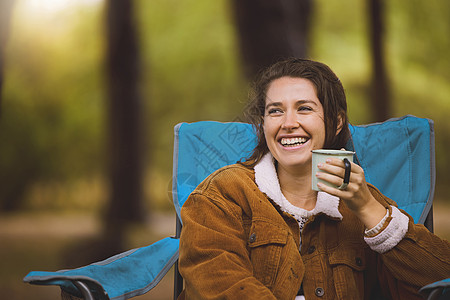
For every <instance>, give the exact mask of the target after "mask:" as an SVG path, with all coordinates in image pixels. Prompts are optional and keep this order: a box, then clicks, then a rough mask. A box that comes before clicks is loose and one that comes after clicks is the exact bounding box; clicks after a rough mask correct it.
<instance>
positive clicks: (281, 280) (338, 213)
mask: <svg viewBox="0 0 450 300" xmlns="http://www.w3.org/2000/svg"><path fill="white" fill-rule="evenodd" d="M250 108H251V109H250V111H251V112H253V113H254V114H253V120H255V127H256V128H257V130H258V131H259V135H258V146H257V148H255V149H254V153H253V155H252V157H251V158H250V159H249V160H247V161H246V162H240V163H237V164H233V165H229V166H225V167H223V168H221V169H219V170H217V171H216V172H214V173H213V174H211V175H210V176H209V177H208V178H206V179H205V180H204V181H203V182H202V183H201V184H200V185H199V186H198V187H197V188H196V189H195V190H194V191H193V192H192V193H191V194H190V196H189V198H188V199H187V200H186V202H185V204H184V206H183V208H182V210H181V218H182V221H183V230H182V231H181V239H180V256H179V269H180V273H181V275H182V276H183V278H184V280H185V283H186V285H185V290H184V291H183V293H182V294H181V295H180V298H179V299H194V298H195V299H212V298H233V299H234V298H244V299H262V298H264V299H274V300H275V299H296V300H304V299H305V298H306V299H310V298H315V297H325V298H327V299H337V298H339V299H372V298H373V297H375V298H378V297H379V296H381V295H382V296H383V298H384V297H385V298H389V299H420V298H421V297H420V295H419V294H418V289H419V288H420V287H421V286H423V285H425V284H428V283H431V282H433V281H437V280H441V279H443V278H447V277H448V276H449V275H450V273H449V270H450V260H449V257H450V244H449V243H448V242H447V241H444V240H441V239H440V238H438V237H437V236H435V235H433V234H432V233H430V232H429V231H428V230H427V229H426V228H425V227H423V226H421V225H415V224H414V223H413V220H412V218H411V217H410V216H408V215H407V214H406V212H404V211H401V210H400V209H398V208H397V205H396V203H394V202H393V201H392V200H390V199H389V198H387V197H385V196H384V195H382V194H381V193H380V192H379V191H378V189H377V188H376V187H374V186H373V185H370V184H368V183H367V182H366V180H365V177H364V171H363V169H362V168H361V166H359V165H357V164H354V163H352V162H349V161H348V162H347V164H346V163H344V162H343V161H342V160H341V159H337V158H328V159H327V160H326V161H325V162H324V163H318V164H317V168H318V169H319V172H316V173H315V174H313V172H312V170H311V167H312V153H311V152H312V150H317V149H321V148H328V149H330V148H331V149H333V148H334V149H336V148H337V149H340V148H341V147H343V146H344V145H345V142H346V141H347V138H348V137H349V129H348V125H347V109H346V99H345V94H344V89H343V87H342V84H341V83H340V81H339V79H338V78H337V77H336V75H335V74H334V73H333V72H332V71H331V69H330V68H328V67H327V66H326V65H324V64H322V63H319V62H315V61H311V60H307V59H288V60H286V61H281V62H279V63H276V64H274V65H273V66H271V67H269V68H268V69H267V70H264V71H263V73H262V74H261V75H260V77H259V79H258V80H257V81H256V85H255V96H254V98H253V99H251V104H250ZM258 147H260V148H258ZM348 164H350V166H351V167H348ZM346 165H347V166H346ZM346 170H349V171H346ZM349 172H350V176H348V175H349ZM345 174H347V175H345ZM313 176H315V177H317V178H318V179H322V180H324V181H325V182H327V183H332V184H334V187H330V186H328V185H323V184H321V185H320V186H319V188H320V191H316V190H312V187H311V179H312V178H313ZM344 178H347V179H344ZM343 181H344V182H345V183H346V184H345V186H344V187H341V183H342V182H343ZM347 181H348V183H347ZM336 184H338V185H336ZM205 216H207V217H205ZM431 240H432V241H433V242H431ZM420 241H430V242H426V243H421V242H420ZM434 243H436V244H434ZM436 249H437V250H436ZM435 251H439V253H436V252H435ZM336 258H337V259H336ZM218 270H219V271H218ZM429 270H432V272H428V271H429ZM217 272H219V273H220V275H218V276H211V274H213V273H216V274H219V273H217Z"/></svg>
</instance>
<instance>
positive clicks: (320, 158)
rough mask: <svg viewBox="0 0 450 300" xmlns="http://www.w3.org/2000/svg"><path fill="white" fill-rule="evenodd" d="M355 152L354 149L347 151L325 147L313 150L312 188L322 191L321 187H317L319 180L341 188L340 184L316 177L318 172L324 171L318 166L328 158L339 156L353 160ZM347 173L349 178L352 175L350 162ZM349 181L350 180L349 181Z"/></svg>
mask: <svg viewBox="0 0 450 300" xmlns="http://www.w3.org/2000/svg"><path fill="white" fill-rule="evenodd" d="M354 154H355V152H353V151H347V150H325V149H319V150H313V151H312V189H313V190H315V191H320V189H319V188H318V187H317V182H321V183H323V184H326V185H328V186H331V187H334V188H339V187H340V186H336V185H334V184H331V183H329V182H328V181H325V180H322V179H318V178H317V177H316V173H317V172H319V171H320V172H324V171H322V170H319V168H317V165H318V164H320V163H325V161H326V160H327V158H331V157H334V158H339V159H342V160H344V159H347V160H348V161H350V162H353V155H354ZM346 173H347V174H346V175H348V176H345V177H346V178H347V180H348V178H349V176H350V164H348V165H347V164H346ZM347 183H348V182H347Z"/></svg>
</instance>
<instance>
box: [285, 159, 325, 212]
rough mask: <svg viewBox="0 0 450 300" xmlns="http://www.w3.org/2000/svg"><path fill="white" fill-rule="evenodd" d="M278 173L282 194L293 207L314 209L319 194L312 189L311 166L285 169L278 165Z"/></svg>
mask: <svg viewBox="0 0 450 300" xmlns="http://www.w3.org/2000/svg"><path fill="white" fill-rule="evenodd" d="M277 173H278V180H279V181H280V188H281V192H282V193H283V195H284V196H285V197H286V199H287V200H288V201H289V202H290V203H291V204H292V205H294V206H297V207H300V208H303V209H306V210H312V209H314V207H315V206H316V201H317V192H316V191H314V190H313V189H312V188H311V176H312V175H311V166H305V167H304V168H291V169H284V168H282V167H280V166H279V165H278V166H277Z"/></svg>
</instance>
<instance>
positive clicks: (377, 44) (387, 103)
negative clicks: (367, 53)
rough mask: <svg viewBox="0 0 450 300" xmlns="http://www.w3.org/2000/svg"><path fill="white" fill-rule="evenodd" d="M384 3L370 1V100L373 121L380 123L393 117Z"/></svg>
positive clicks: (376, 0) (380, 0) (381, 1)
mask: <svg viewBox="0 0 450 300" xmlns="http://www.w3.org/2000/svg"><path fill="white" fill-rule="evenodd" d="M383 5H384V3H383V0H369V6H368V7H369V21H370V26H369V28H370V42H371V54H372V55H371V56H372V79H371V85H370V100H371V109H372V119H373V121H375V122H380V121H384V120H386V119H388V118H389V117H390V115H391V94H390V86H389V78H388V74H387V70H386V62H385V55H384V40H383V37H384V7H383Z"/></svg>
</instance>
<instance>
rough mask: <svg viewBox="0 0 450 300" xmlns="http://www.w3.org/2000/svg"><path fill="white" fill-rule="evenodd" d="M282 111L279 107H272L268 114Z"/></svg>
mask: <svg viewBox="0 0 450 300" xmlns="http://www.w3.org/2000/svg"><path fill="white" fill-rule="evenodd" d="M281 113H282V111H281V109H279V108H271V109H269V111H268V114H269V115H274V114H281Z"/></svg>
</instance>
